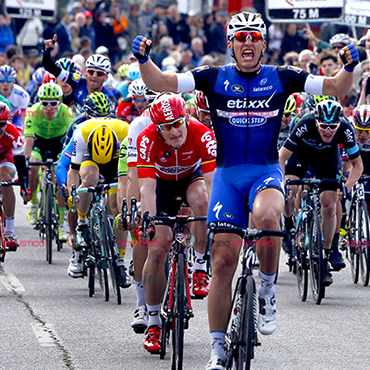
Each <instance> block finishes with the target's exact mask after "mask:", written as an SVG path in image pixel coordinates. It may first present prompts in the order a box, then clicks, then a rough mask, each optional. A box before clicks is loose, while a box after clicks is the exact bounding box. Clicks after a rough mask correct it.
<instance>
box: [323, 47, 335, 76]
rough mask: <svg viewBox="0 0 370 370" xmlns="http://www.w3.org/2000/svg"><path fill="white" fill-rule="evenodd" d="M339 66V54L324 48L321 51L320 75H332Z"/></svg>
mask: <svg viewBox="0 0 370 370" xmlns="http://www.w3.org/2000/svg"><path fill="white" fill-rule="evenodd" d="M337 68H338V58H337V56H336V55H335V54H334V53H333V52H332V51H329V50H323V51H322V52H321V53H320V75H321V76H325V77H330V76H332V73H333V72H334V71H335V70H336V69H337Z"/></svg>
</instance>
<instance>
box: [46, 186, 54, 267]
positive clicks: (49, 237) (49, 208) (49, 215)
mask: <svg viewBox="0 0 370 370" xmlns="http://www.w3.org/2000/svg"><path fill="white" fill-rule="evenodd" d="M44 209H45V219H44V222H45V241H46V261H48V262H49V264H51V263H52V246H53V234H54V230H53V189H52V187H51V184H47V185H46V196H45V204H44Z"/></svg>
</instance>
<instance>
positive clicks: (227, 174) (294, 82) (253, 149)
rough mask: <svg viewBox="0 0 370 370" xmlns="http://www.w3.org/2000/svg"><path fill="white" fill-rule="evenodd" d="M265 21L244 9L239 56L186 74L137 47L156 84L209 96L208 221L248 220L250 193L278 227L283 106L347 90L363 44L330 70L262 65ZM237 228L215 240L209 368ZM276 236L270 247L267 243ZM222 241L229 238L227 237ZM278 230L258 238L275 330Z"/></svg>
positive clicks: (222, 319) (233, 47) (263, 309)
mask: <svg viewBox="0 0 370 370" xmlns="http://www.w3.org/2000/svg"><path fill="white" fill-rule="evenodd" d="M265 36H266V25H265V23H264V21H263V19H262V17H261V16H260V14H259V13H250V12H242V13H239V14H236V15H234V16H232V17H231V19H230V20H229V22H228V25H227V38H228V41H227V45H228V48H229V51H230V52H231V55H232V56H233V58H234V59H235V61H236V64H229V65H227V66H221V67H210V66H202V67H200V68H196V69H195V70H193V71H189V72H187V73H182V74H170V75H166V74H164V73H162V72H161V71H160V70H159V68H157V67H156V66H155V65H154V63H153V62H152V61H151V60H150V59H149V56H148V52H149V51H150V48H151V45H152V43H151V41H150V40H147V39H146V38H144V37H142V36H137V37H136V39H135V40H134V43H133V53H134V55H135V56H136V58H138V61H139V63H140V72H141V77H142V78H143V79H144V81H145V83H146V85H147V86H148V88H150V89H156V91H183V92H185V91H193V90H194V89H197V90H201V91H203V92H204V93H205V94H206V95H207V97H208V101H209V104H210V110H211V115H212V125H213V128H214V131H215V135H216V139H217V146H218V151H217V168H216V171H215V176H214V179H213V188H212V194H211V199H210V205H209V211H208V222H216V223H217V222H227V223H228V224H234V225H237V226H241V227H245V226H246V222H247V214H246V209H245V207H244V204H245V200H248V198H249V206H250V209H251V210H252V213H253V219H254V222H255V224H256V227H257V228H259V229H275V230H276V229H278V227H279V221H280V215H281V213H282V210H283V208H284V195H283V192H284V190H283V185H282V184H283V173H282V171H281V168H280V166H279V164H278V154H277V138H278V134H279V130H280V126H281V118H282V114H283V110H282V109H281V107H282V106H283V104H284V103H285V101H286V99H287V98H288V96H289V95H290V94H291V93H293V92H296V91H306V92H309V93H314V94H323V93H324V94H333V95H343V94H345V93H346V92H347V91H348V90H349V89H350V87H351V85H352V82H353V73H352V72H353V70H354V67H355V65H356V64H357V63H358V59H359V57H358V52H357V49H356V48H355V47H354V46H353V45H349V46H347V47H345V48H344V49H343V50H341V51H340V54H341V55H342V57H343V58H344V59H345V60H346V61H345V63H346V65H345V67H344V68H343V69H342V70H341V71H340V72H339V73H338V74H337V75H336V76H335V77H332V78H325V77H321V76H313V75H310V74H309V73H307V72H305V71H303V70H301V69H299V68H297V67H293V66H288V67H276V66H264V65H262V66H261V63H260V62H261V57H262V54H263V52H264V51H265V50H266V47H267V43H266V41H265ZM236 238H237V237H236V236H235V235H233V234H230V235H223V234H221V235H219V236H217V238H216V241H215V244H214V245H213V247H212V256H213V258H212V261H213V262H212V282H211V287H210V292H209V297H208V299H209V304H208V311H209V322H210V330H211V343H212V356H211V360H210V362H209V364H208V365H207V369H208V370H211V369H212V370H217V369H218V370H220V369H223V368H224V367H225V363H224V361H225V357H226V355H225V352H224V349H223V344H224V338H225V331H226V328H227V324H228V320H229V313H230V308H231V301H230V300H229V299H225V297H230V296H231V282H232V278H233V275H234V271H235V268H236V266H237V261H238V255H239V249H240V248H239V247H237V246H236V247H235V248H232V247H230V248H224V247H223V246H224V245H225V243H229V245H230V243H231V241H235V240H236ZM269 240H272V243H268V244H271V247H262V245H265V244H266V241H269ZM221 242H222V243H223V244H221ZM280 243H281V242H280V240H279V238H269V237H265V238H264V239H262V240H261V242H260V243H258V245H257V253H258V257H259V260H260V270H261V276H262V279H261V282H262V284H261V287H260V289H259V295H260V300H259V302H260V311H259V318H258V328H259V330H260V331H261V332H262V333H263V334H271V333H272V332H274V331H275V329H276V327H277V317H276V302H275V297H274V296H275V291H274V279H275V275H276V270H277V263H278V256H279V250H280Z"/></svg>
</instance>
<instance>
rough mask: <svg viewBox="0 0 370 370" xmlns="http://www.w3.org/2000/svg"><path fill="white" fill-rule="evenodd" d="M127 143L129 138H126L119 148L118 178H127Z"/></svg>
mask: <svg viewBox="0 0 370 370" xmlns="http://www.w3.org/2000/svg"><path fill="white" fill-rule="evenodd" d="M127 143H128V136H126V137H125V139H124V140H123V141H122V143H121V146H120V148H119V161H118V177H121V176H127Z"/></svg>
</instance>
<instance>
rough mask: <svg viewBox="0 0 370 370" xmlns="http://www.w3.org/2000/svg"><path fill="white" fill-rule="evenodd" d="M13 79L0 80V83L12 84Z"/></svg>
mask: <svg viewBox="0 0 370 370" xmlns="http://www.w3.org/2000/svg"><path fill="white" fill-rule="evenodd" d="M14 81H15V79H14V78H2V79H1V80H0V82H1V83H2V84H3V83H4V82H8V83H11V82H14Z"/></svg>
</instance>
